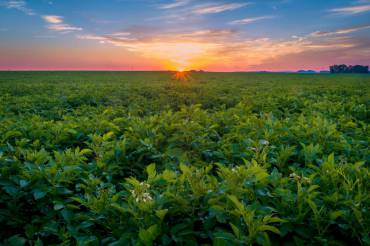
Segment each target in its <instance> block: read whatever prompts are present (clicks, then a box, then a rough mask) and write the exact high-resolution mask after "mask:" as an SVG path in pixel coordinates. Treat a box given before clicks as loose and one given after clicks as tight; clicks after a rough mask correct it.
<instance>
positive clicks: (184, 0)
mask: <svg viewBox="0 0 370 246" xmlns="http://www.w3.org/2000/svg"><path fill="white" fill-rule="evenodd" d="M189 2H190V0H177V1H175V2H172V3H168V4H162V5H160V6H159V8H160V9H173V8H178V7H182V6H185V5H187V4H188V3H189Z"/></svg>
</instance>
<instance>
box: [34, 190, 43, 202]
mask: <svg viewBox="0 0 370 246" xmlns="http://www.w3.org/2000/svg"><path fill="white" fill-rule="evenodd" d="M45 196H46V192H44V191H42V190H39V189H36V190H34V191H33V197H34V198H35V200H39V199H41V198H43V197H45Z"/></svg>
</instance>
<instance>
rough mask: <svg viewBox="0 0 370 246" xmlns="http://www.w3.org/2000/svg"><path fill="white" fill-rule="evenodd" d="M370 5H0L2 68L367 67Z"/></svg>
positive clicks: (20, 1) (179, 0)
mask: <svg viewBox="0 0 370 246" xmlns="http://www.w3.org/2000/svg"><path fill="white" fill-rule="evenodd" d="M302 6H304V12H302V14H300V15H296V14H294V13H296V12H297V11H302ZM369 6H370V3H368V2H367V1H363V2H361V3H357V2H355V1H351V0H339V1H322V2H320V3H319V2H318V1H308V0H304V1H279V0H268V1H258V2H254V3H252V2H245V1H241V0H235V1H233V2H229V1H221V0H207V1H205V2H202V3H199V2H198V1H195V0H187V1H184V0H151V1H149V0H143V1H133V0H132V1H131V0H126V1H113V0H111V1H98V0H91V1H89V4H83V3H81V2H78V3H77V2H76V1H72V0H66V1H27V0H17V1H9V0H7V1H1V2H0V38H1V42H0V54H1V56H0V69H1V70H8V69H11V70H18V69H19V70H28V69H31V70H177V71H180V70H183V71H184V70H192V69H203V70H209V71H260V70H269V71H286V70H297V69H315V70H321V69H327V68H328V66H329V65H331V64H333V63H347V64H353V63H361V64H369V63H370V61H369V57H370V48H369V47H370V40H369V38H368V37H369V35H370V24H369V22H368V18H367V17H368V15H369V12H370V8H369Z"/></svg>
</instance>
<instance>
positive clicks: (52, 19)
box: [42, 15, 63, 24]
mask: <svg viewBox="0 0 370 246" xmlns="http://www.w3.org/2000/svg"><path fill="white" fill-rule="evenodd" d="M42 18H43V19H44V21H46V22H48V23H51V24H60V23H62V22H63V17H61V16H57V15H44V16H42Z"/></svg>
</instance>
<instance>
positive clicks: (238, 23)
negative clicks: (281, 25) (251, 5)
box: [230, 15, 274, 25]
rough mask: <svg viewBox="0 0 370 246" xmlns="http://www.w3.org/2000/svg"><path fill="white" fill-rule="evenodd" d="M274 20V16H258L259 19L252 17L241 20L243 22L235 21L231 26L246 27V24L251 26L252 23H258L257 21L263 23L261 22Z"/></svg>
mask: <svg viewBox="0 0 370 246" xmlns="http://www.w3.org/2000/svg"><path fill="white" fill-rule="evenodd" d="M272 18H274V16H267V15H266V16H258V17H251V18H244V19H241V20H234V21H231V22H230V24H232V25H246V24H251V23H254V22H257V21H261V20H268V19H272Z"/></svg>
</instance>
